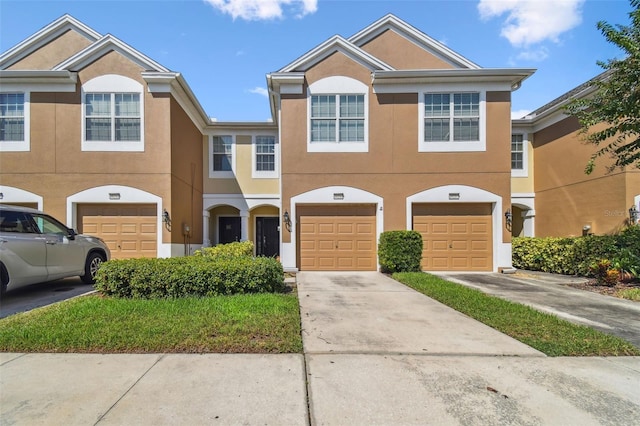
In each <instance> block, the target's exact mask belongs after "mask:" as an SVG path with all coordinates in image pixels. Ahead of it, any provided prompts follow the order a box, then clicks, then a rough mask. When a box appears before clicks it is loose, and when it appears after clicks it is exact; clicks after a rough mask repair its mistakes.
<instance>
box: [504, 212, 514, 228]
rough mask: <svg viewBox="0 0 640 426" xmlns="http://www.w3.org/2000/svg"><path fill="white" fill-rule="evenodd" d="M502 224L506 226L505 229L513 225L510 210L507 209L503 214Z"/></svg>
mask: <svg viewBox="0 0 640 426" xmlns="http://www.w3.org/2000/svg"><path fill="white" fill-rule="evenodd" d="M504 222H505V223H506V224H507V228H508V227H510V226H511V224H512V223H513V213H511V209H507V211H506V212H504Z"/></svg>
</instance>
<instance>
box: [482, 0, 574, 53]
mask: <svg viewBox="0 0 640 426" xmlns="http://www.w3.org/2000/svg"><path fill="white" fill-rule="evenodd" d="M584 2H585V0H559V1H552V0H480V3H478V11H479V12H480V17H481V18H482V19H483V20H489V19H491V18H495V17H499V16H503V15H504V14H507V17H506V18H505V20H504V22H503V24H502V31H501V35H502V36H503V37H505V38H506V39H507V40H509V42H510V43H511V44H512V45H513V46H516V47H526V46H529V45H532V44H535V43H540V42H542V41H545V40H550V41H553V42H558V41H559V39H558V37H559V36H560V34H562V33H564V32H566V31H569V30H571V29H573V28H575V27H577V26H578V25H580V23H581V22H582V5H583V4H584Z"/></svg>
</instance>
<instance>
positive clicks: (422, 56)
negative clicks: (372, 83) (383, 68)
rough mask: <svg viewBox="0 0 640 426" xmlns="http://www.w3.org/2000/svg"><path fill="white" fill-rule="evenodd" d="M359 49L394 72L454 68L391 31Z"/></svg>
mask: <svg viewBox="0 0 640 426" xmlns="http://www.w3.org/2000/svg"><path fill="white" fill-rule="evenodd" d="M360 48H361V49H362V50H364V51H365V52H367V53H369V54H371V55H373V56H375V57H376V58H379V59H380V60H382V61H384V62H385V63H387V64H389V65H391V66H392V67H393V68H394V69H396V70H411V69H449V68H454V66H453V65H452V64H451V63H449V62H446V61H444V60H443V59H442V58H441V57H439V56H437V55H435V54H434V53H433V52H430V51H428V50H425V49H424V48H422V47H420V46H418V45H417V44H415V43H413V42H411V41H410V40H408V39H406V38H405V37H402V36H401V35H399V34H398V33H397V32H395V31H393V30H391V29H388V30H386V31H384V32H383V33H382V34H380V35H379V36H377V37H375V38H373V39H372V40H369V41H368V42H366V43H365V44H363V45H362V46H360Z"/></svg>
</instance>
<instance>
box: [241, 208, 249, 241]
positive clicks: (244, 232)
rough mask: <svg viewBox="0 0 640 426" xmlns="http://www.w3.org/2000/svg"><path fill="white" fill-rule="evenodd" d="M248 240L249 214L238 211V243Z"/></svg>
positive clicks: (245, 211) (244, 211)
mask: <svg viewBox="0 0 640 426" xmlns="http://www.w3.org/2000/svg"><path fill="white" fill-rule="evenodd" d="M248 239H249V212H248V211H247V210H240V241H247V240H248Z"/></svg>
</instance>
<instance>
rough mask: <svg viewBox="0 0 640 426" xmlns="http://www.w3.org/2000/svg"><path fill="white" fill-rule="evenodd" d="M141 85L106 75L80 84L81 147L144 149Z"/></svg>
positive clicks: (128, 79)
mask: <svg viewBox="0 0 640 426" xmlns="http://www.w3.org/2000/svg"><path fill="white" fill-rule="evenodd" d="M142 93H143V92H142V84H140V83H138V82H137V81H135V80H132V79H130V78H128V77H124V76H120V75H115V74H107V75H102V76H100V77H96V78H94V79H92V80H89V81H88V82H87V83H85V84H84V85H83V86H82V150H83V151H144V114H143V111H144V105H143V98H144V97H143V95H142Z"/></svg>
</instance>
